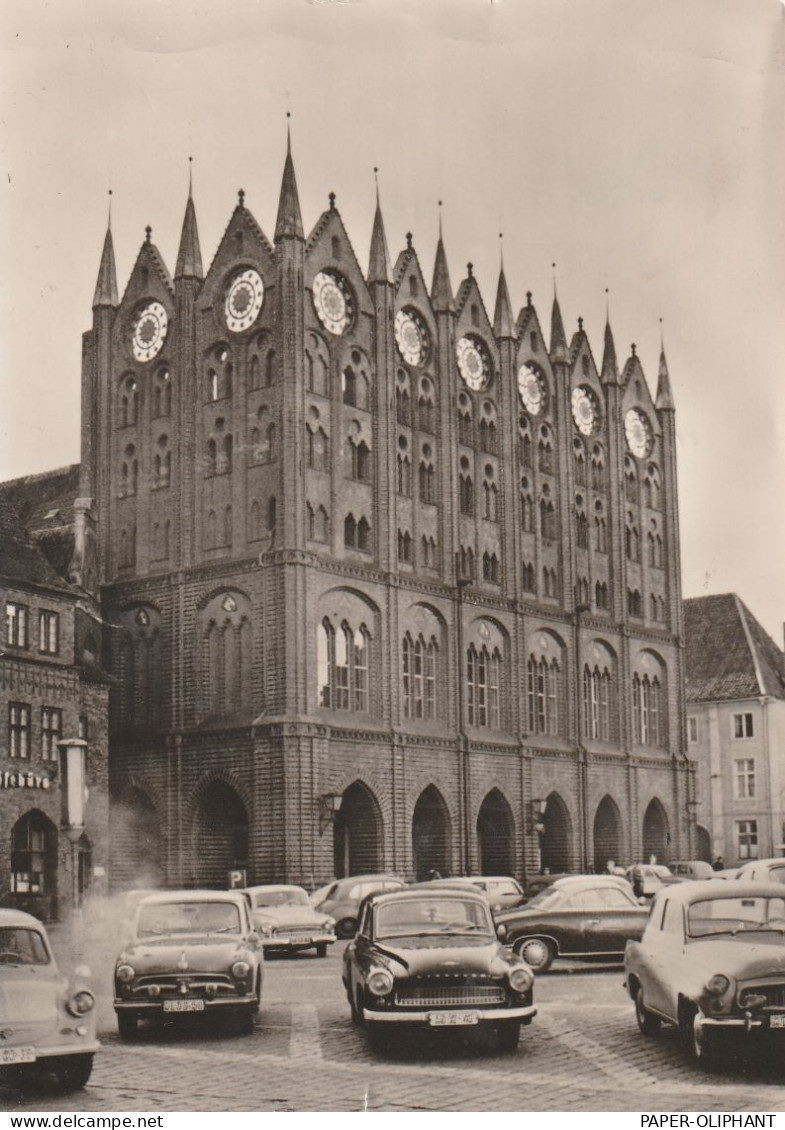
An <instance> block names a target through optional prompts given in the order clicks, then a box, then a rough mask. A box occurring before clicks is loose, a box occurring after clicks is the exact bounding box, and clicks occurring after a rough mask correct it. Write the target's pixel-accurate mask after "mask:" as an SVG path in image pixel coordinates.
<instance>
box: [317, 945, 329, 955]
mask: <svg viewBox="0 0 785 1130" xmlns="http://www.w3.org/2000/svg"><path fill="white" fill-rule="evenodd" d="M316 956H317V957H327V942H320V943H319V945H318V946H317V947H316Z"/></svg>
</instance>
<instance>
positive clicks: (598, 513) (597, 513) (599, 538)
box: [594, 502, 608, 553]
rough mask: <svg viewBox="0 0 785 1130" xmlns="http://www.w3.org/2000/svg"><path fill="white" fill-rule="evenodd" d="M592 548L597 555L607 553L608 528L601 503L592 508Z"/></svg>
mask: <svg viewBox="0 0 785 1130" xmlns="http://www.w3.org/2000/svg"><path fill="white" fill-rule="evenodd" d="M594 548H595V549H596V550H597V552H598V553H607V552H608V526H607V523H606V521H605V512H604V510H603V505H602V503H601V502H597V503H596V504H595V507H594Z"/></svg>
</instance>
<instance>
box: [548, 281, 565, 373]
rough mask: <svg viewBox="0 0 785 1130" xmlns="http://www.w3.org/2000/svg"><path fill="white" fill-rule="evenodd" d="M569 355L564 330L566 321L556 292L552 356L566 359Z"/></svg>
mask: <svg viewBox="0 0 785 1130" xmlns="http://www.w3.org/2000/svg"><path fill="white" fill-rule="evenodd" d="M566 355H567V335H566V334H565V332H564V322H563V320H562V316H561V308H560V306H559V299H558V298H557V296H556V295H555V294H554V296H553V309H552V310H551V356H552V357H556V359H557V360H559V361H563V360H565V358H566Z"/></svg>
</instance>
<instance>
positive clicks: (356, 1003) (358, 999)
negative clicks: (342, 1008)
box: [348, 986, 365, 1028]
mask: <svg viewBox="0 0 785 1130" xmlns="http://www.w3.org/2000/svg"><path fill="white" fill-rule="evenodd" d="M348 995H349V1008H350V1009H351V1013H352V1023H353V1024H356V1025H357V1027H358V1028H364V1027H365V1017H364V1016H363V995H362V990H361V989H360V988H359V986H358V988H357V993H356V995H355V994H354V993H353V992H352V990H351V989H349V990H348Z"/></svg>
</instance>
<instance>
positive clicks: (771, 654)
mask: <svg viewBox="0 0 785 1130" xmlns="http://www.w3.org/2000/svg"><path fill="white" fill-rule="evenodd" d="M684 630H685V639H686V651H685V655H686V677H687V740H688V750H689V754H690V757H691V758H692V759H693V760H694V761H695V762H696V765H697V806H696V815H697V821H698V828H697V843H698V851H699V854H700V857H701V858H702V859H707V860H708V859H713V858H715V857H716V856H720V857H722V859H723V860H724V862H725V864H726V865H727V866H728V867H731V866H735V865H736V864H740V863H744V862H745V861H746V860H748V859H759V858H760V859H765V858H767V857H770V856H774V855H780V854H781V853H782V852H783V850H785V654H783V652H782V651H781V650H780V649H779V648H778V647H777V645H776V644H775V643H774V641H773V640H772V639H771V637H770V636H768V635H767V634H766V632H765V631H764V629H763V628H762V627H761V626H760V624H759V623H758V621H757V620H756V619H755V617H754V616H753V615H752V613H751V612H750V610H749V609H748V608H747V607H746V605H745V604H744V603H743V601H741V600H740V599H739V597H738V596H736V594H735V593H725V594H723V595H720V596H703V597H696V598H694V599H691V600H685V602H684Z"/></svg>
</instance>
